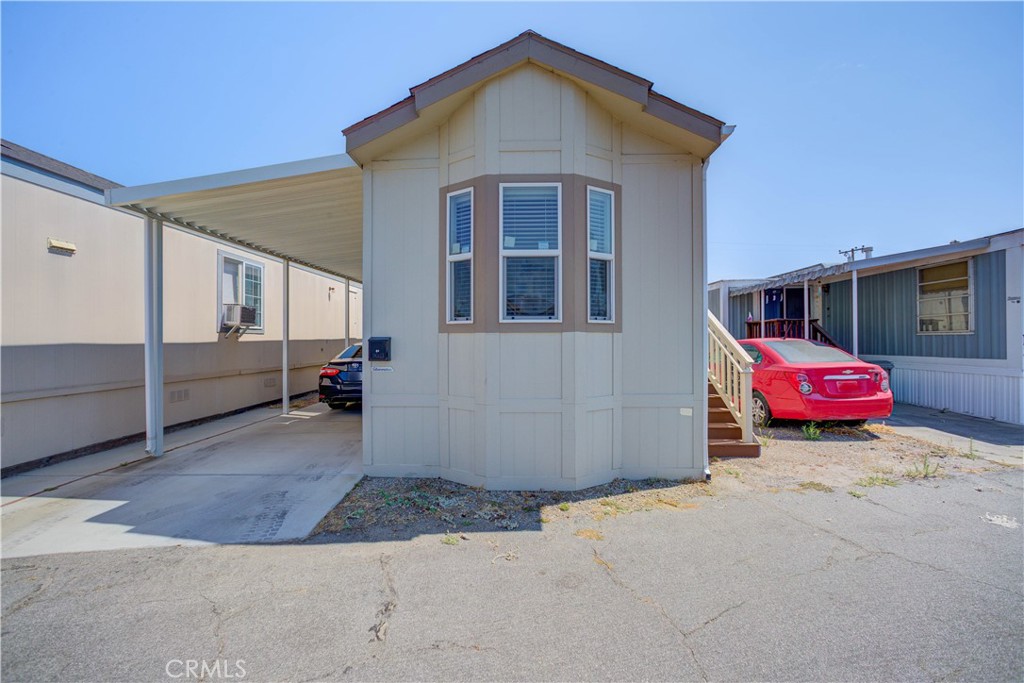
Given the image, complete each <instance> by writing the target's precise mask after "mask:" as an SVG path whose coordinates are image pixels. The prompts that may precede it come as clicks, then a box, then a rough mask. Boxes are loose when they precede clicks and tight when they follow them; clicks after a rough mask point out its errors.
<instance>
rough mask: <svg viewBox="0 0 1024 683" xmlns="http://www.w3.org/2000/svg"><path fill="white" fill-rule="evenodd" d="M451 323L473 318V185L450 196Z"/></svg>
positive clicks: (449, 299) (467, 320)
mask: <svg viewBox="0 0 1024 683" xmlns="http://www.w3.org/2000/svg"><path fill="white" fill-rule="evenodd" d="M447 299H448V322H450V323H468V322H472V321H473V188H469V189H468V190H462V191H459V192H453V193H451V194H449V195H448V297H447Z"/></svg>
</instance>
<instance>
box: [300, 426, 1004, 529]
mask: <svg viewBox="0 0 1024 683" xmlns="http://www.w3.org/2000/svg"><path fill="white" fill-rule="evenodd" d="M758 431H759V436H758V439H759V440H760V441H761V443H762V455H761V457H760V458H723V459H718V458H715V459H713V461H712V463H711V473H712V480H711V482H704V481H683V482H679V481H672V480H666V479H645V480H640V481H630V480H625V479H616V480H615V481H612V482H611V483H608V484H605V485H602V486H595V487H592V488H589V489H585V490H582V491H572V492H562V491H546V492H545V491H542V492H529V491H486V490H484V489H481V488H477V487H471V486H464V485H462V484H456V483H453V482H450V481H445V480H443V479H401V478H388V477H378V478H369V479H363V480H362V481H361V482H359V483H358V484H357V485H356V487H355V488H354V489H353V490H352V491H351V492H350V493H349V494H348V495H347V496H346V497H345V499H344V500H342V501H341V502H340V503H339V504H338V505H337V507H335V508H334V509H333V510H332V511H331V512H330V513H328V514H327V516H326V517H325V518H324V519H323V520H322V521H321V522H320V524H319V525H318V526H317V528H316V529H315V530H314V532H313V536H322V537H335V536H337V537H340V538H339V540H346V541H361V540H366V541H377V540H387V539H393V538H400V537H403V538H407V537H410V536H414V535H420V534H433V533H438V534H448V535H449V536H456V537H457V536H458V535H460V534H464V533H467V532H476V531H488V530H506V531H511V530H514V529H524V530H525V529H539V528H541V527H542V526H543V525H547V524H558V523H560V522H565V521H567V520H578V519H580V518H584V519H585V518H590V519H592V520H594V521H600V520H602V519H605V518H608V517H615V516H617V515H622V514H629V513H634V512H650V511H652V510H671V509H678V510H686V509H696V508H698V507H700V505H701V504H702V502H706V501H708V500H710V499H713V498H714V497H716V496H721V495H724V494H727V493H730V492H737V491H742V490H747V491H766V492H769V493H778V492H780V491H783V490H786V491H796V492H829V493H831V492H834V491H836V490H846V491H847V492H848V493H849V494H850V495H852V496H853V497H855V498H862V497H867V496H870V495H871V490H872V489H873V488H876V487H892V486H898V485H899V484H900V483H902V482H905V481H908V480H917V479H930V478H940V477H944V476H948V475H949V474H951V473H955V472H961V473H968V472H974V473H977V472H983V471H987V470H992V469H997V468H1000V467H1001V466H1000V465H997V464H994V463H991V462H987V461H984V460H981V459H979V458H977V457H974V456H973V455H972V454H970V453H967V452H962V451H958V450H956V449H953V448H948V447H943V446H938V445H936V444H932V443H929V442H926V441H921V440H918V439H914V438H911V437H907V436H902V435H899V434H896V433H895V432H894V431H893V430H892V429H891V428H889V427H887V426H885V425H884V424H869V425H866V426H863V427H858V428H851V427H847V426H840V425H834V426H832V425H826V426H824V427H822V429H821V432H820V435H818V437H819V438H817V439H812V438H809V437H808V435H807V434H805V432H804V428H803V425H801V424H799V423H789V422H778V423H776V424H774V425H773V426H771V427H770V428H766V429H760V430H758ZM811 436H812V437H813V436H814V434H811ZM446 540H449V542H454V541H455V540H456V539H446Z"/></svg>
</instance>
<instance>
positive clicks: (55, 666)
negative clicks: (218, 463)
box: [2, 465, 1024, 681]
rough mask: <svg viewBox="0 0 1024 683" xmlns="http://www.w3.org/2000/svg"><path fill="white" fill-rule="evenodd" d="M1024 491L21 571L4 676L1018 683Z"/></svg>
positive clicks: (1022, 650) (62, 559) (930, 488)
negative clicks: (184, 671) (203, 666)
mask: <svg viewBox="0 0 1024 683" xmlns="http://www.w3.org/2000/svg"><path fill="white" fill-rule="evenodd" d="M734 466H735V465H734ZM732 483H733V484H734V483H735V482H732ZM1022 496H1024V492H1022V473H1021V471H1020V470H1019V469H1013V468H1000V469H996V470H989V471H983V472H978V473H958V474H956V475H954V476H950V477H948V478H944V479H928V480H923V481H913V482H904V483H902V484H901V485H900V486H898V487H895V488H889V487H882V488H875V489H871V490H870V496H869V498H866V499H857V498H854V497H852V496H850V495H846V493H845V492H843V491H836V492H833V493H826V492H819V491H806V492H798V491H793V490H781V491H778V492H767V491H758V490H743V489H742V488H737V487H735V486H731V487H723V488H720V489H718V490H717V492H716V495H714V496H709V497H707V498H704V499H701V500H700V505H699V507H696V508H693V509H690V508H686V509H683V508H681V509H678V510H670V509H659V510H652V511H648V512H635V513H632V514H623V515H618V516H615V517H609V518H607V519H602V520H600V521H596V520H594V519H590V518H586V517H581V518H579V519H567V520H560V521H557V522H554V523H549V524H545V525H544V527H543V529H542V530H541V531H533V530H531V531H520V530H517V531H489V532H480V533H476V532H474V533H467V534H465V538H464V539H463V540H460V541H459V542H458V543H457V544H454V545H450V544H446V543H441V542H440V541H441V536H439V535H436V534H434V535H422V536H416V537H413V538H411V539H399V540H394V541H383V542H348V541H345V542H342V541H341V540H340V539H339V538H331V537H328V538H323V537H318V538H317V539H316V542H309V543H300V544H276V545H262V546H254V545H236V546H203V547H187V546H182V547H169V548H151V549H129V550H112V551H103V552H92V553H69V554H64V555H47V556H37V557H27V558H15V559H5V560H3V562H2V588H3V594H2V606H3V627H2V628H3V633H2V676H3V679H4V680H5V681H43V680H62V681H63V680H104V681H152V680H156V681H159V680H175V679H171V678H170V677H169V676H168V674H167V671H166V666H167V663H168V661H169V660H172V659H179V660H186V659H198V660H206V661H208V662H211V663H212V662H213V661H214V660H221V661H226V662H228V663H235V662H237V660H243V661H244V670H245V672H246V677H245V680H254V681H264V680H287V681H325V680H512V679H515V680H639V679H646V680H694V681H702V680H736V681H746V680H908V681H917V680H920V681H939V680H985V681H1019V680H1021V679H1022V678H1024V586H1022V577H1024V539H1022V528H1021V527H1020V526H1017V527H1016V528H1010V527H1009V526H1004V525H999V524H995V523H992V522H991V521H990V520H991V518H992V517H993V516H996V515H1005V516H1007V517H1008V518H1010V519H1015V520H1017V521H1018V522H1020V521H1024V514H1022V499H1024V498H1022ZM583 528H589V529H597V530H599V531H600V536H601V537H603V540H594V539H593V538H581V537H578V536H576V535H575V532H576V531H579V530H580V529H583ZM460 538H461V537H460ZM223 670H224V669H223V668H222V671H223ZM182 680H183V679H182ZM208 680H214V679H208Z"/></svg>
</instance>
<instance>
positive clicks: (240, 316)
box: [224, 304, 256, 328]
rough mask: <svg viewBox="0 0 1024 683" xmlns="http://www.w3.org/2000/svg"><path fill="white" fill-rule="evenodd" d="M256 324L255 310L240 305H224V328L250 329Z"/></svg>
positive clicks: (251, 307)
mask: <svg viewBox="0 0 1024 683" xmlns="http://www.w3.org/2000/svg"><path fill="white" fill-rule="evenodd" d="M255 324H256V308H255V307H253V306H242V305H241V304H224V327H230V328H235V327H252V326H253V325H255Z"/></svg>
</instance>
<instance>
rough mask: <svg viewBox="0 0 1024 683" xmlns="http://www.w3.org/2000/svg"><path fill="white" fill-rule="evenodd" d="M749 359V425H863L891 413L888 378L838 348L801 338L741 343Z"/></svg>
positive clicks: (877, 367) (880, 371) (878, 368)
mask: <svg viewBox="0 0 1024 683" xmlns="http://www.w3.org/2000/svg"><path fill="white" fill-rule="evenodd" d="M739 344H740V346H742V347H743V349H744V350H745V351H746V352H747V353H749V354H750V357H751V358H753V359H754V368H753V369H754V396H753V402H752V405H751V411H750V414H751V416H752V417H753V419H754V424H757V425H764V424H767V423H768V421H769V420H771V419H772V418H773V417H777V418H781V419H786V420H813V421H815V422H822V421H831V420H835V421H840V420H842V421H849V422H864V421H865V420H867V419H869V418H877V417H889V415H891V414H892V392H891V391H889V375H887V374H886V372H885V370H883V369H882V368H880V367H879V366H877V365H872V364H871V363H865V362H864V361H862V360H859V359H857V358H855V357H854V356H851V355H850V354H848V353H846V352H845V351H843V350H841V349H837V348H835V347H832V346H824V345H821V344H816V343H814V342H810V341H806V340H804V339H741V340H739Z"/></svg>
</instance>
